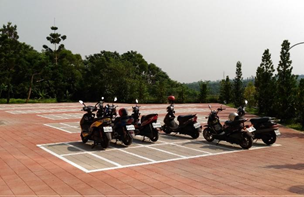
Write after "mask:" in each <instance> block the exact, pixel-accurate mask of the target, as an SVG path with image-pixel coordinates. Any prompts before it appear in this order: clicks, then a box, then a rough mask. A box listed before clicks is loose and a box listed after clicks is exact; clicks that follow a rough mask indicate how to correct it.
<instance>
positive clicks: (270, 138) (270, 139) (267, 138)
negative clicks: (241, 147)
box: [262, 131, 277, 145]
mask: <svg viewBox="0 0 304 197" xmlns="http://www.w3.org/2000/svg"><path fill="white" fill-rule="evenodd" d="M262 140H263V142H264V143H265V144H267V145H271V144H273V143H275V141H276V140H277V135H276V134H275V132H274V131H272V132H270V133H267V134H265V135H263V136H262Z"/></svg>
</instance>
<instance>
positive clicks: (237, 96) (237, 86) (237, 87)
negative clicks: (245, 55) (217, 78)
mask: <svg viewBox="0 0 304 197" xmlns="http://www.w3.org/2000/svg"><path fill="white" fill-rule="evenodd" d="M235 74H236V76H235V78H234V80H233V94H234V95H233V102H234V106H235V107H238V106H240V105H242V104H243V103H244V87H243V77H242V63H241V62H240V61H238V62H237V64H236V72H235Z"/></svg>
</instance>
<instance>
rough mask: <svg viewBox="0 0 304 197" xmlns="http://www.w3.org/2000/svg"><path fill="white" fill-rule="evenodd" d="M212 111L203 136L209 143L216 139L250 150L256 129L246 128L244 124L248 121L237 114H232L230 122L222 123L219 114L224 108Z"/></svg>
mask: <svg viewBox="0 0 304 197" xmlns="http://www.w3.org/2000/svg"><path fill="white" fill-rule="evenodd" d="M209 109H210V110H211V112H210V114H209V116H208V117H206V119H208V121H207V125H205V126H204V127H205V129H204V131H203V136H204V138H205V139H206V140H207V141H208V142H212V141H213V140H214V139H217V140H219V141H218V143H219V142H220V141H221V140H224V141H227V142H229V143H231V144H238V145H240V146H241V147H242V148H243V149H249V148H250V147H251V146H252V143H253V139H252V134H251V133H252V132H253V131H254V130H255V129H254V127H252V126H251V127H250V126H245V125H244V122H246V121H247V120H246V119H240V118H239V117H238V114H237V113H231V114H230V115H229V120H228V121H225V124H224V125H222V124H221V123H220V119H219V116H218V113H219V112H220V111H223V110H224V109H223V108H222V106H221V107H220V108H218V109H217V110H212V109H211V106H210V105H209Z"/></svg>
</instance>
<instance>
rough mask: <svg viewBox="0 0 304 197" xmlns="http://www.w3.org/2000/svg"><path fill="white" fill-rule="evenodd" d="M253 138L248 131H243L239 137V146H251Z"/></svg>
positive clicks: (244, 147)
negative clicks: (240, 137)
mask: <svg viewBox="0 0 304 197" xmlns="http://www.w3.org/2000/svg"><path fill="white" fill-rule="evenodd" d="M252 143H253V139H252V137H251V136H250V135H249V134H248V133H244V134H243V136H242V139H241V143H240V146H241V147H242V148H243V149H249V148H250V147H251V146H252Z"/></svg>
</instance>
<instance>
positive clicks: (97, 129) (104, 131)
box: [79, 100, 113, 149]
mask: <svg viewBox="0 0 304 197" xmlns="http://www.w3.org/2000/svg"><path fill="white" fill-rule="evenodd" d="M79 103H80V104H82V105H83V108H82V111H85V112H86V113H85V114H84V115H83V116H82V118H81V120H80V127H81V133H80V137H81V140H82V142H83V143H86V142H87V141H88V140H93V141H94V144H93V146H92V148H94V147H95V146H96V145H98V144H101V146H102V147H103V148H104V149H106V148H108V147H109V145H110V141H111V133H112V131H113V129H112V126H111V119H110V118H105V117H99V118H95V114H94V113H93V112H94V111H97V110H102V109H98V108H97V104H98V103H96V105H95V106H86V105H85V104H84V102H83V101H82V100H80V101H79Z"/></svg>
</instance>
